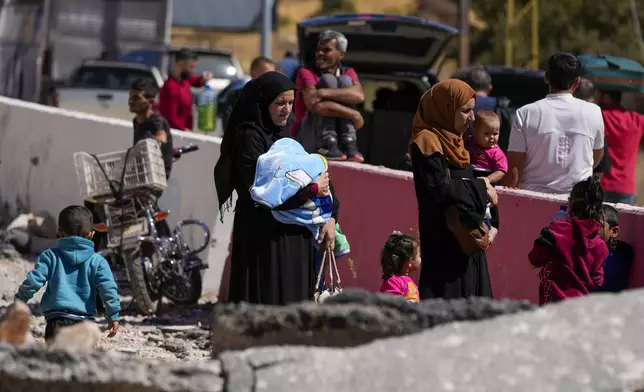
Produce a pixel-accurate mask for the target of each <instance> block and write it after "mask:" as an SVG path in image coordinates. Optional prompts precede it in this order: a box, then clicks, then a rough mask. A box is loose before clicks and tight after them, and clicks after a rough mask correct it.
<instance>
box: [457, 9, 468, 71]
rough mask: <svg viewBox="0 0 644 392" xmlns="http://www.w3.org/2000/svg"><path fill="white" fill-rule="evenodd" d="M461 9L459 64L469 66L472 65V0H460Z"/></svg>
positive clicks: (463, 66) (464, 66)
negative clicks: (470, 17) (470, 18)
mask: <svg viewBox="0 0 644 392" xmlns="http://www.w3.org/2000/svg"><path fill="white" fill-rule="evenodd" d="M459 11H460V18H461V23H460V24H461V28H460V30H461V37H460V38H461V48H460V51H459V54H460V56H459V57H460V58H459V63H460V64H459V65H460V67H461V68H467V66H469V65H470V20H469V16H470V0H460V2H459Z"/></svg>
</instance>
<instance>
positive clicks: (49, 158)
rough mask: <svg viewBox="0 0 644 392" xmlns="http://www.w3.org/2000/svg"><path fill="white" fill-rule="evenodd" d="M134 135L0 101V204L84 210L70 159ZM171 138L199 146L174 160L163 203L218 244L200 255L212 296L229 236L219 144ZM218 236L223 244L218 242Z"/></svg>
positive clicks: (120, 124)
mask: <svg viewBox="0 0 644 392" xmlns="http://www.w3.org/2000/svg"><path fill="white" fill-rule="evenodd" d="M132 132H133V131H132V123H131V122H129V121H121V120H115V119H107V118H103V117H97V116H92V115H87V114H82V113H78V112H71V111H66V110H59V109H55V108H50V107H47V106H41V105H35V104H31V103H26V102H22V101H17V100H13V99H9V98H5V97H0V202H1V203H2V204H3V205H4V207H5V208H6V209H8V210H9V212H10V213H12V214H14V213H16V212H20V211H32V212H37V211H46V212H48V213H49V214H51V215H52V216H54V217H57V216H58V212H59V211H60V210H61V209H62V208H64V207H65V206H67V205H70V204H82V202H83V200H82V198H81V194H80V190H79V186H78V181H77V179H76V171H75V167H74V160H73V154H74V153H75V152H77V151H86V152H90V153H96V154H99V153H104V152H109V151H116V150H124V149H126V148H128V147H130V146H131V144H132ZM173 140H174V145H175V146H181V145H185V144H188V143H196V144H198V145H199V147H200V150H199V151H196V152H193V153H190V154H187V155H186V156H184V157H182V158H181V159H180V160H179V161H178V162H175V164H174V167H173V171H172V178H171V181H170V183H169V187H168V189H167V190H166V192H165V193H164V197H163V198H162V199H163V200H161V201H160V204H162V205H163V207H166V208H169V209H170V210H171V218H172V219H171V221H173V222H174V221H176V220H177V218H179V217H180V218H181V219H185V218H198V219H201V220H203V221H204V222H205V223H206V224H207V225H208V226H210V228H211V229H212V231H213V235H214V237H215V238H214V239H213V241H212V242H211V246H210V248H209V249H208V250H207V253H206V254H205V255H204V259H205V260H207V261H208V262H209V264H210V267H211V268H210V269H209V270H206V275H205V279H204V286H205V290H206V291H215V292H216V291H217V290H218V287H219V281H220V278H219V277H220V276H221V270H222V268H223V264H224V263H223V261H222V260H225V258H226V255H227V252H228V241H227V238H229V236H230V234H229V232H224V233H221V230H222V229H223V230H224V231H225V230H226V228H227V227H228V226H227V225H221V224H220V225H218V226H216V225H215V222H217V223H219V220H218V209H217V195H216V191H215V187H214V182H213V167H214V165H215V162H217V159H218V158H219V145H220V143H221V139H218V138H213V137H209V136H203V135H198V134H192V133H186V132H179V131H176V132H175V131H173ZM228 230H229V229H228ZM195 235H197V234H196V233H195ZM217 236H223V238H225V239H226V240H224V241H223V244H222V241H217V240H216V239H217ZM195 241H196V238H195ZM218 245H219V246H218ZM217 261H219V262H217Z"/></svg>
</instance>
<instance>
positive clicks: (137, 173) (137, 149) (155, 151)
mask: <svg viewBox="0 0 644 392" xmlns="http://www.w3.org/2000/svg"><path fill="white" fill-rule="evenodd" d="M129 151H130V152H129V154H128V150H123V151H114V152H108V153H105V154H100V155H96V156H94V155H92V154H89V153H86V152H77V153H74V162H75V164H76V177H78V183H79V185H80V189H81V195H82V196H83V198H84V199H85V200H94V201H96V200H99V199H104V198H111V197H113V196H114V191H117V192H118V191H119V190H120V191H121V192H123V193H128V192H132V191H136V190H143V189H147V190H151V191H161V190H164V189H165V188H166V187H167V186H168V182H167V181H166V178H165V165H164V162H163V154H162V153H161V147H160V146H159V142H157V141H156V140H153V139H144V140H141V141H140V142H138V143H137V144H136V145H135V146H134V147H132V148H131V149H130V150H129ZM126 155H127V164H126V163H125V159H126ZM124 166H125V172H123V167H124ZM121 178H122V182H121ZM110 184H111V186H110Z"/></svg>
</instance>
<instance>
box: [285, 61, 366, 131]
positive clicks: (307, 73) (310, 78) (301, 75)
mask: <svg viewBox="0 0 644 392" xmlns="http://www.w3.org/2000/svg"><path fill="white" fill-rule="evenodd" d="M341 69H342V70H343V71H344V72H342V71H341V72H342V73H341V74H342V75H347V76H348V77H350V78H351V80H353V81H354V83H357V82H359V80H358V74H357V73H356V71H355V70H354V69H353V68H341ZM321 77H322V74H320V73H319V72H316V71H314V70H312V69H311V68H307V67H301V68H300V69H299V70H298V71H297V76H296V77H295V88H296V89H297V95H296V97H295V122H294V123H293V127H292V128H291V133H292V134H293V136H295V135H296V133H297V129H298V128H299V127H300V124H302V121H304V116H306V112H307V111H308V110H309V109H308V108H307V107H306V104H305V103H304V96H303V95H302V90H304V89H305V88H307V87H311V86H316V85H317V84H318V82H320V78H321Z"/></svg>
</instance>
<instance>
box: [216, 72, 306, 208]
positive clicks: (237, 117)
mask: <svg viewBox="0 0 644 392" xmlns="http://www.w3.org/2000/svg"><path fill="white" fill-rule="evenodd" d="M289 90H295V84H294V83H293V81H292V80H291V79H289V78H287V77H286V76H284V75H283V74H281V73H279V72H266V73H265V74H263V75H262V76H260V77H259V78H257V79H254V80H251V81H250V82H248V83H246V85H245V86H244V88H243V89H242V92H241V95H240V96H239V99H238V100H237V103H236V104H235V107H234V108H233V112H232V114H231V115H230V120H228V125H227V126H226V131H225V132H224V138H223V140H222V142H221V155H220V157H219V160H218V161H217V164H216V165H215V187H216V188H217V198H218V199H219V212H220V217H221V218H222V219H223V213H224V210H226V209H228V208H230V207H231V204H230V203H231V202H232V200H231V196H232V194H233V191H234V189H235V188H234V184H233V181H232V179H233V176H234V155H235V143H234V141H235V133H236V132H237V130H238V129H239V127H240V126H241V125H243V126H244V127H247V128H256V129H257V130H259V131H262V132H265V133H267V134H280V133H284V132H286V131H287V129H286V126H279V125H276V124H275V123H274V122H273V120H272V119H271V115H270V112H269V110H268V107H269V106H270V104H271V103H272V102H273V101H274V100H275V98H277V96H278V95H280V94H282V93H283V92H285V91H289ZM224 207H225V208H224Z"/></svg>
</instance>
